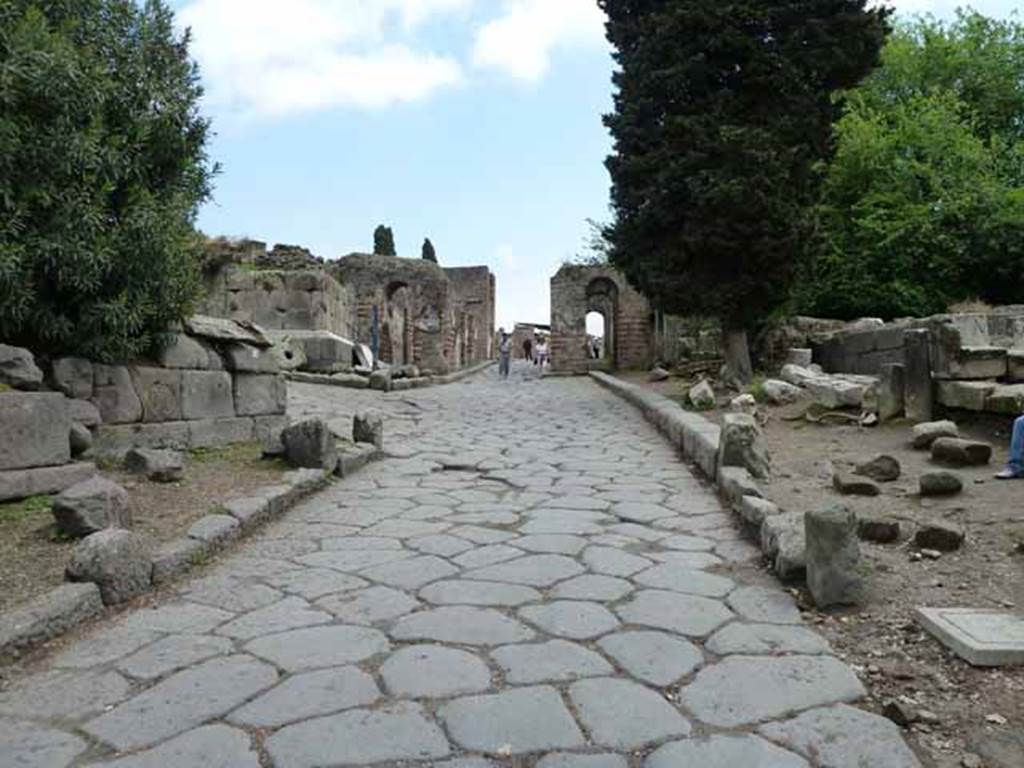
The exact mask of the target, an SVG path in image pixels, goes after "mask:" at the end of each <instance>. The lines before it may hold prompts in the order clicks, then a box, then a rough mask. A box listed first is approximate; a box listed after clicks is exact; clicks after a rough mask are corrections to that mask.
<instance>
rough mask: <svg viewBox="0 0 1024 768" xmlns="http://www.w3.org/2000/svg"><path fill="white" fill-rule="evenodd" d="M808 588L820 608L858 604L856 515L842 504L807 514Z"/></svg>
mask: <svg viewBox="0 0 1024 768" xmlns="http://www.w3.org/2000/svg"><path fill="white" fill-rule="evenodd" d="M804 537H805V544H806V550H805V553H806V554H805V557H806V565H807V588H808V589H809V590H810V592H811V597H813V598H814V603H815V605H817V606H818V607H819V608H830V607H832V606H836V605H855V604H857V603H858V602H859V601H860V599H861V590H862V587H863V582H862V579H861V576H860V572H859V570H858V569H859V565H860V544H859V542H858V539H857V516H856V515H855V514H854V513H853V512H852V511H851V510H850V509H848V508H846V507H843V506H837V507H832V508H831V509H827V510H823V511H812V512H808V513H807V514H806V515H805V516H804Z"/></svg>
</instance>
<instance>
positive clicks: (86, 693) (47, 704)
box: [0, 670, 130, 720]
mask: <svg viewBox="0 0 1024 768" xmlns="http://www.w3.org/2000/svg"><path fill="white" fill-rule="evenodd" d="M129 688H130V686H129V684H128V681H127V680H125V679H124V678H123V677H121V675H119V674H117V673H116V672H103V671H94V670H88V671H81V672H66V671H54V672H44V673H42V674H40V675H34V676H32V677H27V678H24V679H22V680H21V681H19V682H17V683H15V684H14V685H13V686H11V687H10V688H8V689H7V690H5V691H0V714H3V715H10V716H11V717H32V718H36V719H40V720H42V719H60V720H75V719H80V718H83V717H86V716H88V715H90V714H92V713H95V712H102V711H103V710H104V709H107V708H109V707H110V706H112V705H114V704H117V703H118V702H119V701H122V700H123V699H124V698H125V697H126V696H127V695H128V691H129Z"/></svg>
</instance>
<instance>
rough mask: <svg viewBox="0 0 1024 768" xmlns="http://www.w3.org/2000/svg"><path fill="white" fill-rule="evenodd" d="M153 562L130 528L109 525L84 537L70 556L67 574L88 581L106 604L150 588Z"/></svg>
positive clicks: (122, 599) (121, 601) (128, 597)
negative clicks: (98, 591)
mask: <svg viewBox="0 0 1024 768" xmlns="http://www.w3.org/2000/svg"><path fill="white" fill-rule="evenodd" d="M152 571H153V565H152V563H151V562H150V559H149V553H148V552H147V551H146V546H145V543H144V542H143V540H142V538H141V537H140V536H138V535H137V534H134V533H132V532H131V531H124V530H121V529H118V528H109V529H107V530H104V531H99V532H98V533H94V534H92V535H90V536H86V537H85V539H83V540H82V541H81V542H79V543H78V544H77V545H76V546H75V549H74V552H73V553H72V555H71V562H70V563H69V564H68V567H67V576H68V578H69V579H71V580H72V581H91V582H93V583H95V584H96V586H98V587H99V588H100V595H101V596H102V597H103V602H104V603H105V604H107V605H115V604H117V603H123V602H124V601H126V600H130V599H131V598H133V597H135V596H136V595H140V594H142V593H143V592H145V591H147V590H148V589H149V586H150V583H151V574H152Z"/></svg>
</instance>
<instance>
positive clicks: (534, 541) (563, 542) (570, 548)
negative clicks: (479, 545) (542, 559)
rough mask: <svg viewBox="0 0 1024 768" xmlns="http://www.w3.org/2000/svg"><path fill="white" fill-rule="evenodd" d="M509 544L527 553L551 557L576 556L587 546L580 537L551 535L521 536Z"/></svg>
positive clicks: (584, 540) (585, 541)
mask: <svg viewBox="0 0 1024 768" xmlns="http://www.w3.org/2000/svg"><path fill="white" fill-rule="evenodd" d="M511 543H512V544H514V545H515V546H517V547H519V548H520V549H525V550H526V551H528V552H545V553H547V554H551V555H576V554H579V553H580V552H581V551H582V550H583V548H584V547H585V546H586V545H587V540H586V539H584V538H582V537H580V536H569V535H565V534H557V533H552V534H537V535H533V536H522V537H520V538H518V539H515V540H514V541H512V542H511Z"/></svg>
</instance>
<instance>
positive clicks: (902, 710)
mask: <svg viewBox="0 0 1024 768" xmlns="http://www.w3.org/2000/svg"><path fill="white" fill-rule="evenodd" d="M882 714H883V715H885V716H886V717H887V718H889V719H890V720H892V721H893V722H894V723H896V725H898V726H900V727H902V728H906V727H907V726H908V725H910V724H911V723H916V722H917V719H918V715H917V710H916V709H914V708H913V707H912V706H910V705H909V704H907V703H906V702H903V701H900V700H899V699H893V700H892V701H887V702H886V703H885V705H884V706H883V707H882Z"/></svg>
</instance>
